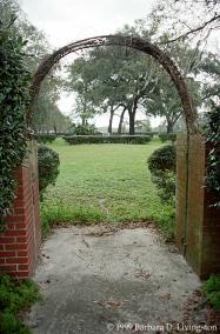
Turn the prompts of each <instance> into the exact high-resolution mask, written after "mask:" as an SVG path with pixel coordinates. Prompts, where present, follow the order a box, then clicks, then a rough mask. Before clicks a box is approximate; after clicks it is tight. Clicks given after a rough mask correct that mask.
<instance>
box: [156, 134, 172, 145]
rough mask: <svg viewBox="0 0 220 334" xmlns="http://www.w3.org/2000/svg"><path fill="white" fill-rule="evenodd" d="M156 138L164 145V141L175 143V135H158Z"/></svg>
mask: <svg viewBox="0 0 220 334" xmlns="http://www.w3.org/2000/svg"><path fill="white" fill-rule="evenodd" d="M158 136H159V138H160V140H161V142H162V143H165V142H166V141H172V142H175V141H176V133H160V134H159V135H158Z"/></svg>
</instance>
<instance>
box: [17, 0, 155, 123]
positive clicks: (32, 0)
mask: <svg viewBox="0 0 220 334" xmlns="http://www.w3.org/2000/svg"><path fill="white" fill-rule="evenodd" d="M155 1H156V0H90V1H89V0H19V2H20V5H21V7H22V9H23V11H24V12H25V13H26V14H27V17H28V19H29V21H31V23H32V24H34V25H35V26H36V27H37V28H39V29H40V30H42V31H43V32H44V33H45V34H46V37H47V39H48V40H49V42H50V44H51V46H52V47H53V48H58V47H61V46H64V45H65V44H68V43H70V42H73V41H76V40H79V39H81V38H85V37H90V36H95V35H100V34H101V35H102V34H109V33H114V32H116V31H117V30H118V29H119V28H121V27H123V26H124V25H125V24H130V25H132V24H133V23H134V21H135V20H136V19H140V18H144V17H146V16H147V14H148V13H149V12H150V11H151V8H152V4H153V3H155ZM72 99H73V98H72V97H71V96H69V97H68V96H67V95H66V94H62V96H61V101H60V103H59V107H60V108H61V110H62V111H63V112H65V113H69V112H70V111H71V109H72V105H73V103H72ZM106 121H107V119H106V116H104V117H101V118H99V119H98V120H96V123H97V125H98V126H103V125H104V123H105V124H107V123H106ZM116 121H117V122H118V119H117V120H116ZM115 125H116V124H115Z"/></svg>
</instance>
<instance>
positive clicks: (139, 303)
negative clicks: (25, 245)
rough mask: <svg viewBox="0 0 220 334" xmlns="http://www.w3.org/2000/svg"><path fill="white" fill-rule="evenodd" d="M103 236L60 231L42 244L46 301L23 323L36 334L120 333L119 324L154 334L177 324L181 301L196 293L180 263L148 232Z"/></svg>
mask: <svg viewBox="0 0 220 334" xmlns="http://www.w3.org/2000/svg"><path fill="white" fill-rule="evenodd" d="M101 229H102V228H101V227H100V226H93V227H69V228H60V229H57V230H55V231H54V233H53V234H52V235H51V236H50V237H49V239H48V240H47V241H45V242H44V244H43V246H42V256H41V263H40V264H39V266H38V268H37V272H36V275H35V278H34V279H35V281H36V282H37V283H38V284H39V285H40V286H41V290H42V294H43V302H42V303H39V304H37V305H34V306H33V307H32V310H31V312H30V314H29V315H28V317H27V319H26V322H27V323H28V324H29V326H30V327H31V331H32V332H33V333H36V334H106V333H119V332H121V331H120V330H121V329H120V326H121V325H122V324H124V325H126V326H127V330H129V326H130V328H131V327H132V326H133V325H134V324H139V325H145V328H146V325H149V328H148V331H143V330H142V331H140V332H154V333H156V332H157V331H156V330H155V328H156V326H160V325H163V324H166V323H172V321H179V322H181V320H182V307H183V304H184V302H186V300H187V298H188V297H189V296H190V295H191V294H192V292H193V291H194V290H195V289H197V288H199V287H200V281H199V279H198V277H197V276H196V275H195V274H194V273H193V272H192V270H191V269H190V268H189V266H188V265H187V264H186V262H185V260H184V259H183V257H182V256H181V255H180V254H178V253H177V252H175V250H174V249H173V247H172V249H170V248H169V247H168V246H167V245H166V244H165V243H164V242H163V241H162V240H161V238H160V237H159V235H158V234H157V232H156V231H155V230H154V229H153V228H137V229H121V230H118V231H117V230H115V231H114V230H113V232H111V231H108V230H107V231H105V230H103V231H101ZM105 232H106V233H105ZM158 328H159V329H160V327H158ZM159 329H158V330H159ZM122 332H123V331H122ZM127 332H129V331H127ZM159 332H160V330H159V331H158V333H159Z"/></svg>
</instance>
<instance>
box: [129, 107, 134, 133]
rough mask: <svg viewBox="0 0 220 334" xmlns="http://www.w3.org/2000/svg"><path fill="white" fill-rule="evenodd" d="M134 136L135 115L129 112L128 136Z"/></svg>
mask: <svg viewBox="0 0 220 334" xmlns="http://www.w3.org/2000/svg"><path fill="white" fill-rule="evenodd" d="M134 134H135V113H133V112H129V135H134Z"/></svg>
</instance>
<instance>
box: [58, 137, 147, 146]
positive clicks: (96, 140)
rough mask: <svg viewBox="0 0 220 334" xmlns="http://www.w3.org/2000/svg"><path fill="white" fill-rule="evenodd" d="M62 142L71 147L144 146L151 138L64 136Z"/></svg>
mask: <svg viewBox="0 0 220 334" xmlns="http://www.w3.org/2000/svg"><path fill="white" fill-rule="evenodd" d="M63 138H64V140H65V141H66V142H67V143H69V144H71V145H78V144H107V143H113V144H146V143H149V142H150V141H151V139H152V136H150V135H147V136H139V135H138V136H136V135H133V136H131V135H130V136H129V135H128V136H117V135H113V136H92V135H90V136H64V137H63Z"/></svg>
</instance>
